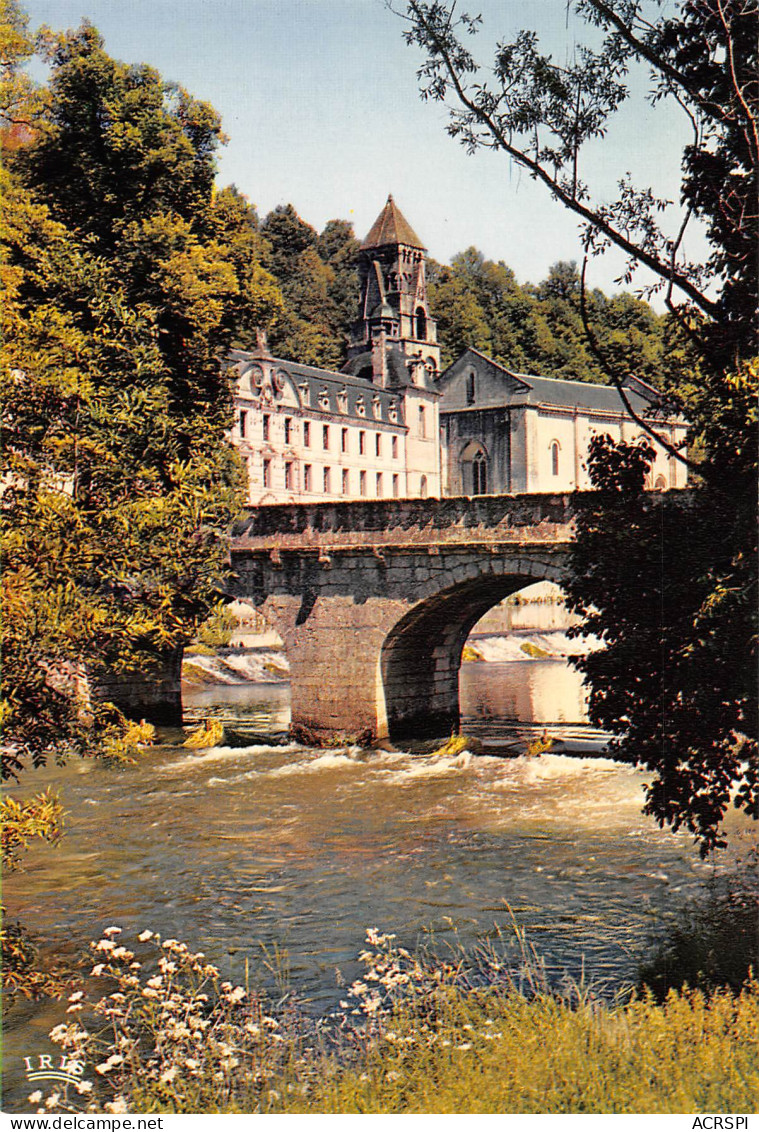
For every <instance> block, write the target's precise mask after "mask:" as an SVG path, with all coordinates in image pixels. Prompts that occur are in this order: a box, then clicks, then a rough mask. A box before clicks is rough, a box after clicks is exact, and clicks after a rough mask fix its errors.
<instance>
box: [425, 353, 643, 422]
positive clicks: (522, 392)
mask: <svg viewBox="0 0 759 1132" xmlns="http://www.w3.org/2000/svg"><path fill="white" fill-rule="evenodd" d="M471 354H473V355H475V357H477V358H480V359H482V360H483V361H485V362H487V364H488V365H489V366H490V367H492V369H493V370H495V371H497V372H500V373H501V374H503V375H504V376H505V377H508V378H509V379H511V380H510V382H509V385H510V386H511V388H509V389H507V390H505V391H504V404H505V405H506V404H508V405H524V404H527V405H546V406H551V405H555V406H557V407H560V408H577V409H588V410H595V411H597V412H604V413H625V412H626V409H625V407H624V404H623V402H622V398H621V397H620V395H619V393H618V392H617V389H616V388H615V387H614V386H613V385H596V384H594V383H593V382H590V381H568V380H566V379H565V378H557V377H539V376H537V375H536V374H531V373H517V372H516V371H515V370H510V369H508V368H507V367H506V366H504V365H501V364H500V362H496V361H494V360H493V359H492V358H489V357H488V356H487V355H486V354H483V353H481V352H480V351H479V350H476V349H474V347H472V346H470V347H469V348H468V349H467V350H465V351H464V353H463V354H461V355H460V357H458V358H457V359H456V361H454V362H452V364H451V365H450V366H449V367H448V369H447V370H445V371H444V372H443V373H442V374H441V375H440V383H441V384H442V383H443V382H445V380H446V378H447V377H448V376H451V377H453V376H454V373H455V371H456V370H457V369H458V368H459V366H460V365H463V364H465V359H466V358H467V356H468V355H471ZM515 381H516V382H518V383H519V386H518V387H517V388H516V389H514V388H513V382H515ZM625 392H626V394H627V397H628V399H629V401H630V404H631V405H632V407H633V409H634V410H635V412H636V413H638V414H639V415H647V416H651V415H652V413H655V412H657V410H658V408H659V405H658V401H659V396H660V395H659V392H658V390H656V389H654V388H653V387H652V386H650V385H646V383H645V382H642V381H639V380H638V379H636V378H633V379H631V380H630V384H629V385H627V386H626V388H625ZM485 407H487V406H485V405H483V404H480V405H477V406H473V408H485ZM490 407H495V406H492V405H491V406H490ZM440 411H441V413H445V412H461V410H460V409H447V408H446V407H445V405H444V404H441V406H440Z"/></svg>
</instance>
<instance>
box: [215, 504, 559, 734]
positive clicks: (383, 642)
mask: <svg viewBox="0 0 759 1132" xmlns="http://www.w3.org/2000/svg"><path fill="white" fill-rule="evenodd" d="M574 498H576V497H573V496H571V495H518V496H479V497H475V498H446V499H404V500H375V501H369V500H361V501H356V502H345V503H339V502H338V503H317V504H310V503H309V504H282V505H277V506H268V507H261V508H258V509H256V510H255V511H251V512H249V513H246V514H245V515H243V516H242V517H241V518H240V520H238V522H237V523H236V524H235V527H234V529H233V539H232V549H231V554H232V566H233V570H234V577H233V580H232V585H231V589H230V596H234V597H237V598H240V599H243V600H246V601H249V602H250V603H252V604H253V605H255V606H256V608H258V609H259V610H260V611H261V612H262V613H263V614H264V616H265V617H266V619H267V620H268V621H269V622H270V623H271V624H272V625H273V626H274V627H275V628H276V629H277V631H278V632H279V633H280V635H281V637H282V639H283V641H284V645H285V649H286V651H287V657H288V660H289V662H290V671H291V689H292V701H291V702H292V721H293V724H294V725H295V726H301V727H306V728H308V729H310V730H311V731H314V732H317V733H325V732H326V733H330V732H332V733H334V732H342V733H345V734H348V735H354V736H355V735H359V734H361V733H366V732H371V734H372V736H373V737H375V738H383V737H386V736H389V737H390V738H391V739H396V740H397V739H404V738H411V737H415V738H424V737H431V736H442V735H447V734H450V733H451V732H452V731H454V730H455V729H456V728H457V726H458V723H459V689H458V675H459V666H460V663H461V653H462V649H463V646H464V642H465V641H466V638H467V636H468V635H469V632H470V630H471V629H472V627H473V626H474V625H475V624H476V622H477V621H479V619H480V617H482V615H483V614H484V613H485V612H486V611H487V610H488V609H490V608H491V606H493V605H495V604H496V603H497V602H499V601H501V600H502V599H503V598H504V597H507V596H508V595H509V594H511V593H514V592H515V591H516V590H519V589H521V588H522V587H523V586H526V585H529V584H530V583H531V582H536V581H539V580H542V579H549V580H551V581H555V582H559V583H560V582H561V581H562V578H563V577H564V572H565V569H566V559H567V548H568V544H569V542H570V540H571V534H572V503H573V499H574Z"/></svg>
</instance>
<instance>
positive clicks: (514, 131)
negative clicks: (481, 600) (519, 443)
mask: <svg viewBox="0 0 759 1132" xmlns="http://www.w3.org/2000/svg"><path fill="white" fill-rule="evenodd" d="M571 7H572V8H573V10H574V11H575V12H576V13H577V14H578V15H579V16H580V17H581V18H582V19H584V20H585V22H586V23H587V25H588V39H587V42H586V43H583V44H579V45H577V47H576V49H575V53H574V58H573V60H572V62H569V63H567V64H565V65H560V64H559V63H557V62H555V61H554V60H553V59H552V58H551V57H550V56H548V55H545V54H544V53H542V52H541V50H540V45H539V42H538V38H537V35H536V34H535V33H534V32H533V31H530V30H525V31H522V32H520V33H519V35H518V36H517V37H516V39H515V40H514V41H512V42H510V43H507V42H501V43H499V45H498V47H497V50H496V54H495V59H494V62H493V65H492V68H491V70H490V71H489V73H487V74H484V73H483V71H482V70H481V69H480V68H479V67H478V65H477V63H476V62H475V60H474V57H473V54H472V53H471V51H470V50H469V49H468V47H467V46H466V40H465V38H464V37H467V36H469V35H474V34H476V33H477V30H478V25H479V23H480V20H479V18H478V17H470V16H469V15H466V14H463V13H461V12H460V10H459V9H457V8H456V6H455V5H453V4H450V3H438V2H427V0H409V2H408V4H407V7H406V11H405V18H406V20H407V30H406V33H405V34H406V39H407V42H409V43H410V44H413V45H414V46H416V47H418V48H421V50H422V52H423V54H424V60H423V62H422V64H421V67H420V70H419V77H420V82H421V90H422V96H423V97H424V98H430V99H433V100H437V101H440V102H444V103H446V104H447V105H448V107H449V112H450V117H449V125H448V131H449V133H450V134H451V135H452V136H453V137H455V138H458V139H459V140H460V141H461V142H462V143H463V144H464V145H465V146H466V148H467V149H468V150H469V151H470V152H473V151H475V150H477V149H478V148H480V147H486V148H490V149H493V150H495V151H497V152H500V153H502V154H504V155H505V156H507V157H508V158H509V159H511V160H513V161H515V162H516V163H517V164H518V165H519V166H520V167H521V168H523V169H525V170H526V171H527V172H528V174H529V175H530V176H531V177H532V178H533V179H534V180H535V181H536V182H537V183H538V184H539V185H542V186H543V187H545V188H547V189H548V191H549V192H550V193H551V195H552V196H553V198H554V200H555V201H556V202H557V203H558V204H559V205H561V206H563V207H564V208H566V209H568V210H570V211H571V212H573V213H574V214H575V215H576V216H577V217H578V219H579V220H580V222H581V226H582V240H583V243H584V248H585V255H586V263H587V262H588V260H590V261H591V262H592V258H593V256H595V255H599V254H602V253H603V252H604V251H605V250H606V249H607V248H609V247H615V248H616V249H618V250H621V251H623V252H624V253H625V255H626V256H627V262H628V267H627V271H626V278H627V280H628V281H629V280H630V279H632V278H633V277H634V274H635V272H636V270H638V269H639V268H641V267H643V268H646V269H648V272H649V273H650V274H649V278H650V279H652V280H653V282H652V283H650V284H649V285H648V287H647V288H646V289H645V290H646V291H647V293H649V294H650V293H651V292H652V291H658V292H659V293H661V294H662V295H663V297H664V300H665V303H666V306H667V310H668V320H667V326H666V328H665V339H666V343H667V346H666V351H667V357H668V363H669V367H670V371H671V373H672V374H673V375H674V376H673V384H674V385H675V386H676V387H677V390H678V392H679V394H680V398H681V404H682V405H683V408H684V410H685V412H686V414H687V416H688V417H689V419H690V421H691V429H690V434H689V445H690V452H691V457H690V458H691V461H693V459H694V457H693V453H694V452H695V453H697V455H698V466H697V467H696V468H694V471H695V473H696V474H695V476H694V483H695V489H694V490H693V491H692V493H691V496H690V498H689V499H688V501H687V505H685V506H683V501H682V500H679V501H675V500H671V499H667V498H666V497H665V498H661V499H656V498H652V497H651V496H647V495H645V494H644V493H643V482H644V474H645V467H646V463H647V459H648V458H649V457H648V455H647V450H646V448H645V447H643V448H642V449H641V448H636V447H634V446H630V445H625V444H621V445H616V446H615V445H614V444H613V443H611V441H610V440H609V439H608V438H603V437H601V438H599V439H598V440H597V441H596V443H595V444H594V446H593V450H592V452H591V456H590V469H591V472H592V476H593V482H594V484H595V486H596V487H597V488H598V489H599V490H598V492H597V493H596V494H594V495H593V496H592V498H589V499H588V500H587V501H584V502H582V503H581V504H580V505H579V507H578V519H577V528H578V529H577V537H576V541H575V545H574V550H573V555H572V566H571V574H572V576H571V580H570V583H569V587H568V588H569V594H570V599H571V602H572V605H573V607H574V608H575V609H576V610H578V611H579V612H581V613H582V614H583V615H584V617H585V626H586V628H587V629H589V630H590V631H592V632H594V633H596V634H597V635H598V636H599V637H600V638H601V639H602V641H603V643H604V645H605V647H604V648H603V649H602V650H601V651H600V652H598V653H594V654H592V655H590V656H588V657H587V658H585V659H584V660H582V661H581V662H580V667H581V669H582V670H583V671H584V672H585V674H586V678H587V683H588V686H589V689H590V715H591V719H592V720H593V721H594V722H596V723H598V724H601V725H602V726H604V727H608V728H609V729H610V730H611V731H613V732H615V733H616V735H617V736H618V738H617V740H616V741H615V744H614V746H615V749H616V752H617V754H618V755H619V756H621V757H623V758H626V759H628V760H629V761H631V762H634V763H639V764H642V765H644V766H646V767H647V768H649V769H650V770H652V771H653V772H654V777H653V779H652V781H651V784H650V786H649V787H648V791H647V803H646V808H647V810H648V812H650V813H651V814H653V815H654V816H655V817H656V818H657V820H659V821H660V822H661V823H662V824H663V823H668V824H670V825H671V826H673V827H674V828H678V827H679V826H681V825H683V826H685V827H686V828H687V829H689V830H690V831H692V832H693V833H694V834H695V836H696V838H697V839H698V841H699V844H700V846H701V849H702V851H703V852H708V851H709V850H710V849H711V848H713V847H714V846H715V845H719V844H721V843H722V840H723V838H722V834H721V824H722V820H723V818H724V815H725V813H726V811H727V808H728V807H729V805H730V800H731V797H732V798H733V799H734V802H735V804H736V805H737V806H739V807H742V808H743V809H745V810H746V812H748V813H750V814H752V815H753V816H754V817H756V816H757V807H758V805H759V798H758V791H759V772H758V768H757V711H756V686H757V684H756V673H757V650H756V641H757V625H756V613H757V584H756V583H757V552H756V509H755V488H756V478H757V443H756V442H757V427H756V426H757V400H756V399H757V376H758V370H757V364H756V355H757V321H756V300H757V259H756V231H757V178H758V174H759V130H758V128H757V122H758V119H759V115H758V114H757V94H758V91H759V71H758V70H757V30H758V23H759V20H758V14H757V4H756V0H680V2H679V3H678V4H677V5H676V6H675V7H674V9H672V10H671V11H670V13H669V14H666V15H665V14H663V11H662V9H661V8H660V7H658V6H656V5H652V4H643V3H641V2H640V0H575V2H574V3H573V4H572V5H571ZM641 67H642V68H645V69H646V70H647V72H648V74H649V78H650V87H649V90H650V99H651V101H652V103H653V105H654V106H657V105H662V106H663V105H666V106H668V107H671V106H673V105H675V104H676V105H677V106H679V108H680V110H681V111H682V112H683V113H684V114H685V115H686V116H687V120H688V122H689V123H690V128H691V131H692V140H691V141H690V142H689V144H688V145H686V146H685V148H684V150H683V154H682V185H681V201H680V207H679V209H677V210H674V209H673V208H670V207H668V204H667V202H666V201H662V200H659V199H658V198H657V197H656V195H655V191H654V188H653V187H652V186H650V185H643V186H635V185H633V184H632V183H631V181H630V179H629V177H628V176H627V175H624V174H623V175H622V176H621V177H620V181H619V193H618V196H617V198H616V199H615V200H611V201H609V200H605V199H602V198H600V197H597V196H594V193H593V189H592V186H591V185H590V184H588V183H586V182H585V180H584V179H583V160H584V150H583V147H584V146H585V145H586V143H588V142H590V141H592V140H594V139H597V138H601V137H603V136H604V135H605V133H606V132H607V130H608V129H609V128H610V127H611V126H612V124H613V123H612V120H613V117H614V114H615V111H616V110H617V109H618V108H619V106H620V105H621V104H622V103H623V102H624V101H625V99H626V98H628V97H629V88H628V85H627V84H628V77H629V74H630V72H631V70H632V69H633V68H641ZM673 212H674V215H673ZM694 221H697V222H700V224H701V226H702V229H703V231H704V232H705V233H706V237H707V240H708V244H709V253H708V255H707V256H706V257H705V258H704V259H703V260H702V261H700V262H698V261H693V260H689V259H688V258H687V256H686V255H685V254H684V248H685V246H686V243H687V241H686V240H685V239H684V236H685V233H686V231H687V229H688V226H689V225H690V224H692V223H693V222H694ZM668 225H669V227H668ZM584 274H585V271H584V269H583V278H584ZM581 298H582V321H583V326H584V329H585V331H586V340H587V341H588V343H589V346H590V349H591V352H592V354H593V357H594V359H595V361H596V363H597V364H598V365H599V366H600V367H601V368H602V370H603V371H605V373H606V374H607V377H608V379H609V380H610V381H611V382H613V383H615V384H617V385H618V386H619V385H621V381H622V379H623V378H624V377H625V376H626V371H625V367H626V366H629V359H625V358H620V357H615V355H614V352H613V351H611V350H609V349H608V347H607V346H606V345H605V344H604V342H603V341H602V339H601V336H600V335H599V333H598V331H597V327H596V326H595V325H594V311H593V306H592V302H591V301H590V300H592V296H591V297H590V300H589V297H588V296H587V295H585V294H583V295H582V296H581ZM628 372H629V369H628ZM675 458H676V457H675Z"/></svg>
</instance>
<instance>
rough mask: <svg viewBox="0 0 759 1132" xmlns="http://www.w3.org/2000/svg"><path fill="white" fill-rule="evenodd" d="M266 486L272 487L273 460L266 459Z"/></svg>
mask: <svg viewBox="0 0 759 1132" xmlns="http://www.w3.org/2000/svg"><path fill="white" fill-rule="evenodd" d="M264 487H271V460H264Z"/></svg>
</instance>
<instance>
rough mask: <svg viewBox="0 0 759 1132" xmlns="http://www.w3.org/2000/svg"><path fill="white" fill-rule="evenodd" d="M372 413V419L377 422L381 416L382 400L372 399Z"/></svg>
mask: <svg viewBox="0 0 759 1132" xmlns="http://www.w3.org/2000/svg"><path fill="white" fill-rule="evenodd" d="M372 412H373V413H374V419H375V420H379V418H380V416H381V415H382V400H381V399H380V398H379V397H376V396H375V397H372Z"/></svg>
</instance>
